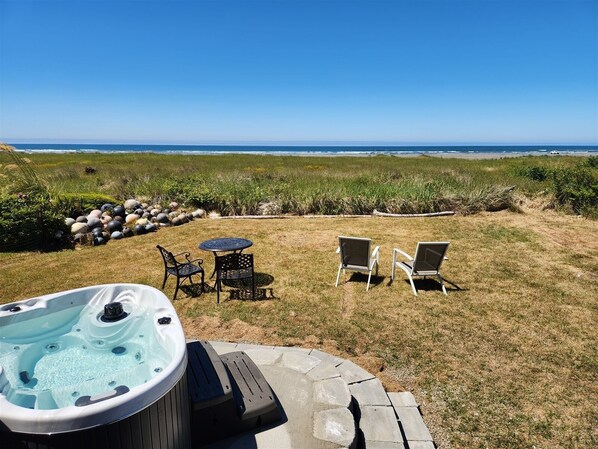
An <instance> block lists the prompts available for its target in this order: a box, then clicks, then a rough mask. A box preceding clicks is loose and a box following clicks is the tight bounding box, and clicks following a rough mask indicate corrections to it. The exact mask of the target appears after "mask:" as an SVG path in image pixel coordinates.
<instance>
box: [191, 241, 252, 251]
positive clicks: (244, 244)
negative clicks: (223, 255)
mask: <svg viewBox="0 0 598 449" xmlns="http://www.w3.org/2000/svg"><path fill="white" fill-rule="evenodd" d="M251 245H253V242H252V241H251V240H247V239H242V238H238V237H220V238H216V239H210V240H206V241H205V242H201V243H200V244H199V245H198V247H199V249H203V250H204V251H212V252H214V253H220V252H226V251H242V250H244V249H245V248H249V247H250V246H251Z"/></svg>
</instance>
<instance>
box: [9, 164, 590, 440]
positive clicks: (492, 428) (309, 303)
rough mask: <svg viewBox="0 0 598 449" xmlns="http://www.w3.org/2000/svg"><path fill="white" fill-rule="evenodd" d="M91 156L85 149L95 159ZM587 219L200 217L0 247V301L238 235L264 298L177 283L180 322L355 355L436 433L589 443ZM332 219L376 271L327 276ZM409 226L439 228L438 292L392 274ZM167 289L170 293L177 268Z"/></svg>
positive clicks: (127, 270) (331, 269)
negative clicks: (221, 297)
mask: <svg viewBox="0 0 598 449" xmlns="http://www.w3.org/2000/svg"><path fill="white" fill-rule="evenodd" d="M48 158H49V159H51V158H50V157H48ZM100 158H101V157H100V156H99V157H98V159H93V158H91V159H92V161H91V162H90V163H96V165H98V166H99V165H100V164H98V163H97V161H98V160H99V159H100ZM370 159H371V162H369V161H370ZM370 159H368V163H372V164H374V163H378V162H377V161H378V158H370ZM274 160H276V158H274ZM295 160H297V161H298V162H296V163H297V164H300V163H301V161H300V160H301V158H296V159H295ZM93 161H95V162H93ZM393 161H394V159H393ZM85 163H87V162H85ZM230 163H233V161H230ZM256 163H257V162H256ZM259 163H261V161H260V162H259ZM264 163H265V160H264ZM322 163H323V164H328V163H332V160H330V162H329V160H328V159H324V158H322ZM393 163H394V162H393ZM396 163H397V164H403V163H406V164H412V163H417V160H414V161H407V160H403V159H401V160H399V161H397V162H396ZM463 163H465V162H463ZM502 163H503V162H483V161H478V162H476V164H478V165H479V166H481V165H483V164H489V165H499V166H500V164H502ZM504 163H505V164H507V165H508V164H510V162H504ZM102 167H103V166H102ZM356 169H357V168H356ZM73 170H75V171H77V170H78V169H73ZM182 170H184V168H182ZM490 173H492V172H490ZM597 231H598V223H597V222H596V221H590V220H586V219H582V218H577V217H572V216H565V215H559V214H556V213H554V212H550V211H544V212H540V211H537V210H526V211H525V212H524V213H514V212H508V211H503V212H498V213H493V214H490V213H484V214H477V215H471V216H465V217H463V216H460V217H443V218H428V219H419V218H418V219H389V218H363V219H343V218H331V219H326V218H311V219H310V218H289V219H280V220H210V219H204V220H196V221H194V222H192V223H189V224H186V225H184V226H180V227H177V228H167V229H161V230H160V231H159V232H157V233H153V234H149V235H145V236H138V237H133V238H130V239H126V240H121V241H111V242H109V243H108V245H106V246H102V247H82V248H80V249H77V250H65V251H62V252H53V253H37V252H31V253H29V252H27V253H3V254H0V267H1V268H0V278H1V279H2V282H1V283H0V302H3V303H5V302H9V301H13V300H20V299H24V298H29V297H33V296H36V295H42V294H47V293H51V292H55V291H60V290H66V289H71V288H76V287H82V286H86V285H92V284H99V283H108V282H135V283H143V284H149V285H152V286H155V287H158V288H159V287H160V284H161V281H162V273H163V271H162V261H161V259H160V256H159V254H158V251H157V250H156V249H155V246H156V244H160V245H163V246H165V247H167V248H169V249H171V250H173V251H175V252H179V251H185V250H186V251H191V252H192V254H193V256H200V257H204V259H205V265H206V269H207V271H208V273H210V272H211V269H212V267H213V256H212V254H211V253H204V252H201V251H200V250H198V249H197V244H198V243H199V242H200V241H202V240H205V239H208V238H212V237H216V236H242V237H246V238H249V239H251V240H253V241H254V246H253V247H252V248H251V251H252V252H253V253H254V254H255V257H256V269H257V271H258V272H260V273H265V274H267V275H269V276H262V278H263V279H266V278H269V279H271V283H270V284H269V285H267V286H264V287H266V288H271V289H272V293H273V294H274V297H275V298H274V299H269V300H262V301H257V302H252V301H240V300H233V301H227V300H225V301H224V302H223V303H221V304H220V305H216V295H215V293H207V294H203V295H201V296H199V297H195V298H192V297H189V296H186V295H184V294H180V293H179V297H180V299H179V300H177V301H176V304H175V305H176V308H177V311H178V313H179V315H180V317H181V319H182V321H183V323H184V326H185V330H186V333H187V336H188V337H196V338H207V339H221V340H230V341H249V342H253V343H264V344H278V345H301V346H305V347H318V348H321V349H323V350H325V351H328V352H331V353H334V354H338V355H340V356H343V357H347V358H351V359H352V360H354V361H356V362H357V363H359V364H361V365H362V366H364V367H365V368H366V369H368V370H370V371H372V372H373V373H375V374H376V375H377V376H378V377H379V378H380V379H381V380H382V381H383V383H384V385H385V386H386V388H387V389H389V390H399V389H407V390H410V391H412V392H413V393H414V394H415V396H416V398H417V399H418V401H419V402H420V403H421V404H422V411H423V413H424V419H425V421H426V423H427V424H428V425H429V427H430V429H431V432H432V435H433V436H434V438H435V440H436V442H437V444H439V446H440V447H441V448H451V447H452V448H513V449H519V448H530V449H531V448H534V447H535V448H589V447H594V446H596V445H597V444H598V431H597V427H596V423H597V422H598V407H597V405H596V404H598V349H597V348H598V341H597V340H598V338H597V333H596V323H597V322H598V304H597V302H596V298H598V239H597V238H596V236H597V235H598V232H597ZM340 234H344V235H355V236H369V237H371V238H372V239H373V241H374V243H375V244H380V245H382V253H381V262H382V267H381V272H380V274H381V277H380V278H378V279H376V280H375V282H374V286H373V288H371V289H370V291H369V292H367V293H366V291H365V278H364V277H359V276H354V277H351V276H349V275H347V276H345V277H344V278H343V282H342V284H341V285H339V287H338V288H335V287H334V280H335V277H336V270H337V267H338V260H337V258H338V255H336V254H335V252H334V251H335V249H336V237H337V236H338V235H340ZM418 240H421V241H423V240H450V241H451V246H450V248H449V252H448V257H449V260H448V261H447V262H446V265H445V267H444V275H445V277H446V278H447V279H448V280H449V281H450V282H451V284H449V285H448V287H449V294H448V296H444V295H443V294H442V293H441V292H440V290H439V289H438V288H437V287H438V286H437V285H436V284H434V283H429V284H425V285H422V284H420V286H423V287H425V288H424V289H422V290H421V292H420V295H419V296H418V297H417V298H416V297H414V296H413V295H412V293H411V289H410V287H409V284H408V283H407V282H406V279H405V277H404V276H402V275H399V278H398V279H397V280H396V281H395V282H394V283H393V284H392V285H391V284H390V282H389V281H390V265H391V257H392V254H391V252H392V248H393V247H395V246H398V247H400V248H402V249H404V250H406V251H407V252H413V251H414V249H415V245H416V242H417V241H418ZM165 293H166V294H167V295H169V296H170V297H172V294H173V282H170V283H169V284H168V285H167V288H166V290H165ZM225 298H226V295H225Z"/></svg>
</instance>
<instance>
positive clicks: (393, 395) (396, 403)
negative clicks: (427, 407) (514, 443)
mask: <svg viewBox="0 0 598 449" xmlns="http://www.w3.org/2000/svg"><path fill="white" fill-rule="evenodd" d="M388 397H389V398H390V402H391V403H392V405H393V407H417V406H418V404H417V401H416V400H415V396H413V395H412V394H411V392H409V391H398V392H390V393H388Z"/></svg>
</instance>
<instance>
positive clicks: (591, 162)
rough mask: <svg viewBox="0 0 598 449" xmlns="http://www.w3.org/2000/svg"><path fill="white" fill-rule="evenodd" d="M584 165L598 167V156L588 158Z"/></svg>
mask: <svg viewBox="0 0 598 449" xmlns="http://www.w3.org/2000/svg"><path fill="white" fill-rule="evenodd" d="M584 165H585V166H586V167H589V168H598V156H592V157H590V158H588V159H587V160H586V161H585V163H584Z"/></svg>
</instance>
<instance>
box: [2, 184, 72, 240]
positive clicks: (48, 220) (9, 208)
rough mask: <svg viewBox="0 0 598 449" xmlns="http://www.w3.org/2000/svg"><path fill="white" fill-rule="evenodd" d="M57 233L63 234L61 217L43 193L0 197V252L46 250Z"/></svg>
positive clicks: (62, 219)
mask: <svg viewBox="0 0 598 449" xmlns="http://www.w3.org/2000/svg"><path fill="white" fill-rule="evenodd" d="M57 231H63V233H65V232H66V231H67V229H66V225H65V223H64V216H63V215H62V214H61V213H60V212H59V211H58V210H57V207H56V205H55V204H53V203H52V202H51V201H50V198H49V196H48V195H47V194H44V193H30V194H9V195H2V196H0V251H26V250H37V249H48V248H50V247H53V246H55V245H56V244H58V243H59V242H58V239H57V238H56V232H57Z"/></svg>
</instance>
